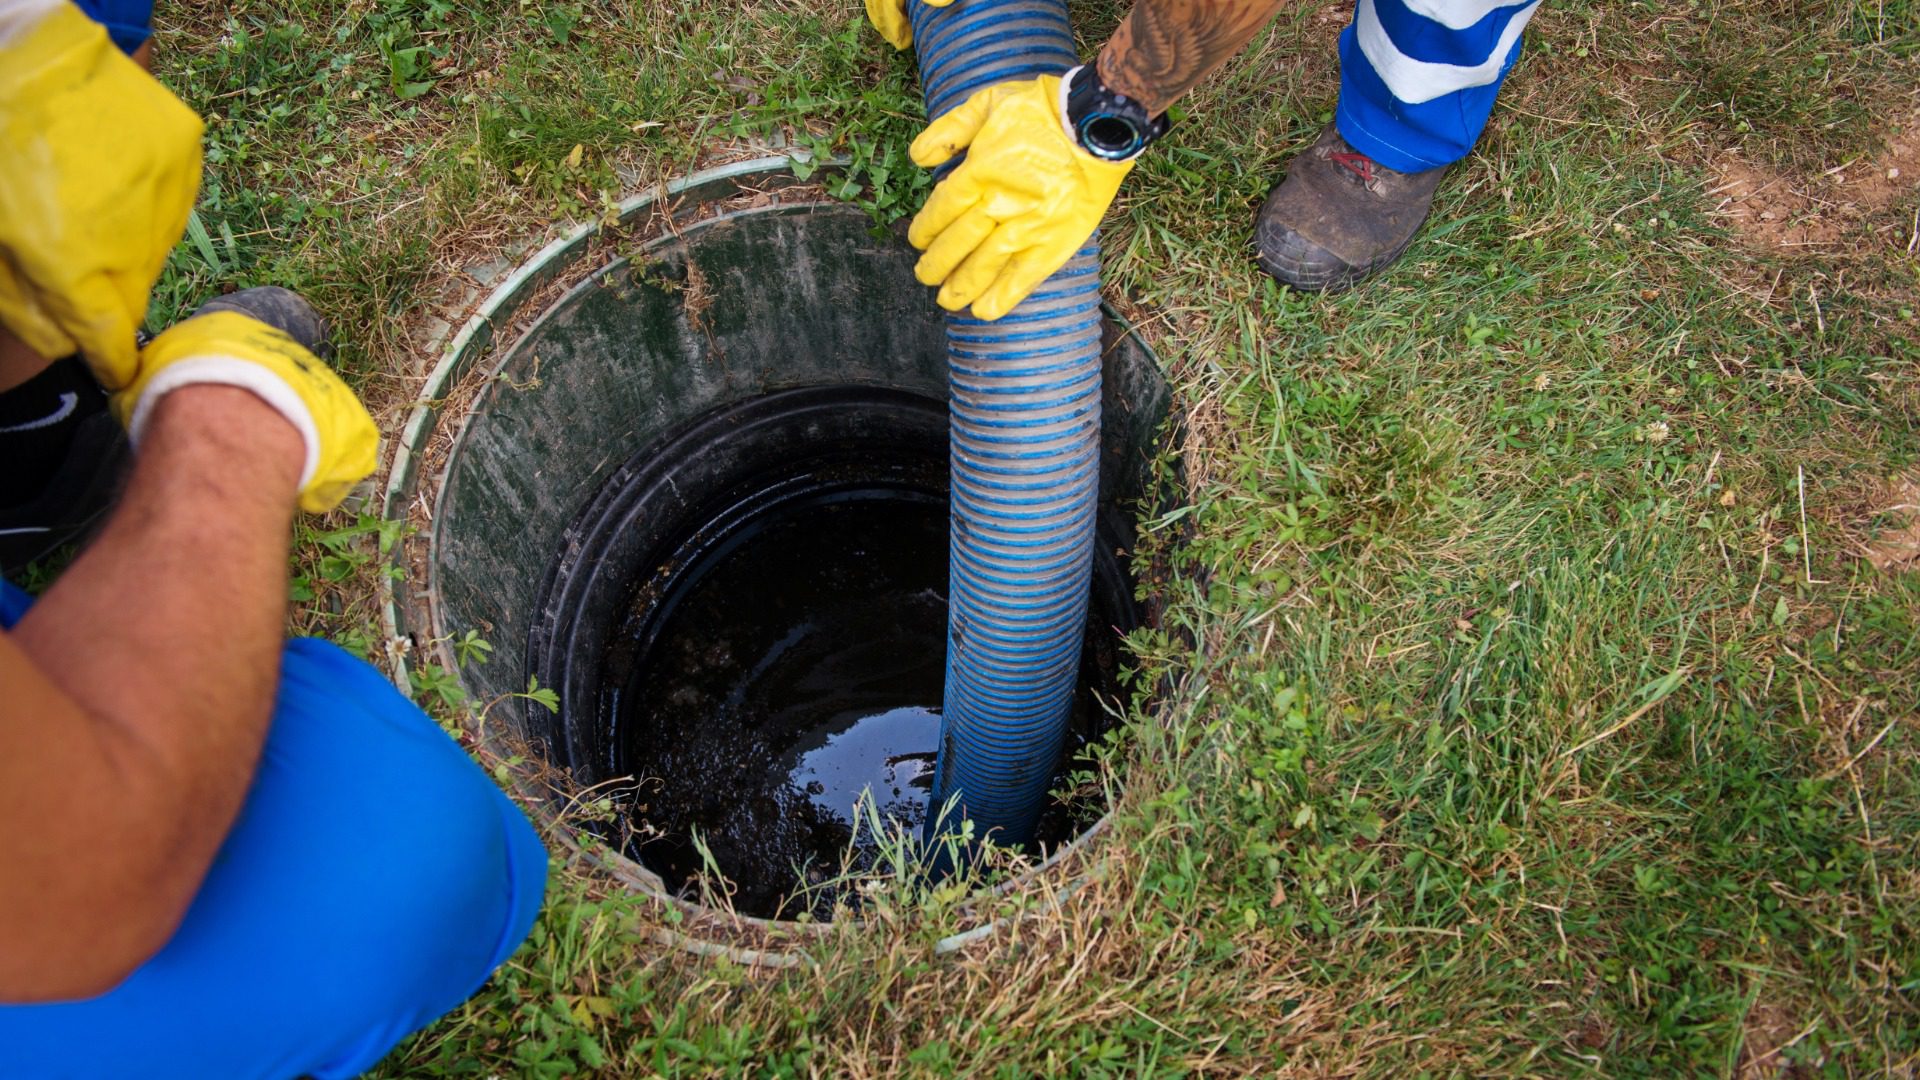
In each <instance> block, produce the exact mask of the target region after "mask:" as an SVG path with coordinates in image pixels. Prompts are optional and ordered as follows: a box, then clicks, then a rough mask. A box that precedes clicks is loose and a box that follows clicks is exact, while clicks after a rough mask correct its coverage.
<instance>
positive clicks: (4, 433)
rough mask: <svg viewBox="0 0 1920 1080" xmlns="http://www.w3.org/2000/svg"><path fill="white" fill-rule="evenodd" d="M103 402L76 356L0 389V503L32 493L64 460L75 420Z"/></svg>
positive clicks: (16, 500)
mask: <svg viewBox="0 0 1920 1080" xmlns="http://www.w3.org/2000/svg"><path fill="white" fill-rule="evenodd" d="M106 407H107V395H106V393H105V392H104V391H102V390H101V389H100V384H98V383H96V382H94V381H93V375H92V374H91V373H90V372H88V371H87V368H86V365H85V364H83V363H81V362H80V358H79V357H77V356H70V357H68V358H66V359H65V360H56V361H54V362H53V363H51V364H49V365H47V369H46V370H45V371H42V372H41V373H40V374H38V375H35V376H34V377H33V378H31V379H28V380H27V381H26V382H24V383H22V384H20V385H19V386H16V387H14V388H13V389H11V390H8V391H6V392H5V393H0V506H18V505H19V504H21V503H24V502H27V501H28V500H30V499H34V498H38V497H39V495H40V493H41V492H43V491H45V490H46V489H47V483H48V482H49V481H50V480H52V479H53V474H54V473H55V472H56V471H57V470H58V469H59V468H60V465H61V463H62V462H64V461H65V460H66V457H67V450H68V448H69V447H71V446H72V445H73V436H74V432H75V431H77V430H78V429H79V427H80V422H81V421H82V420H85V419H87V418H88V417H90V416H93V415H95V414H97V413H99V412H101V411H102V410H104V409H105V408H106Z"/></svg>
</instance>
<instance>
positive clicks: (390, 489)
mask: <svg viewBox="0 0 1920 1080" xmlns="http://www.w3.org/2000/svg"><path fill="white" fill-rule="evenodd" d="M807 160H808V159H807V157H806V156H805V155H804V154H799V155H796V156H786V155H781V156H772V157H756V158H753V159H750V160H742V161H736V162H733V163H729V164H724V165H720V166H717V167H714V168H710V169H707V170H704V171H701V172H697V173H694V174H692V175H689V176H686V177H684V178H682V179H679V180H675V181H673V182H670V183H667V184H663V185H659V186H657V187H656V188H654V189H652V190H650V191H647V192H644V193H641V194H638V195H634V196H631V197H629V198H627V199H625V200H623V201H622V202H621V203H620V204H619V207H618V213H617V216H616V215H609V216H608V218H607V219H603V220H602V221H596V222H589V223H586V224H582V225H578V226H575V227H573V228H571V229H570V230H569V231H567V232H566V233H564V234H563V235H561V236H560V237H559V238H557V239H555V240H554V241H552V242H551V243H548V244H547V245H545V246H544V247H541V248H540V249H539V250H537V251H534V252H533V253H532V254H530V255H527V256H526V257H524V258H523V259H522V260H521V261H519V262H518V264H517V265H515V266H513V267H512V268H510V269H507V270H505V271H504V276H503V277H499V278H498V284H495V285H493V286H492V288H491V290H490V291H486V292H485V293H484V294H481V293H480V292H479V291H478V290H475V291H474V292H473V293H472V294H470V295H469V296H467V297H465V298H463V299H462V300H460V301H456V303H458V304H459V305H460V306H459V310H457V311H455V312H452V313H450V317H446V318H444V326H443V327H442V328H441V330H440V331H439V333H438V334H437V335H435V336H434V338H433V345H432V347H433V348H434V349H435V350H437V351H438V353H439V359H438V361H437V363H436V364H435V366H434V367H433V370H432V371H431V373H430V374H429V375H428V377H427V380H426V383H425V385H424V386H423V387H422V389H421V391H420V393H419V396H418V398H417V401H418V402H419V403H418V404H417V405H416V406H415V407H414V408H413V410H412V411H411V413H410V414H409V415H408V417H407V419H406V422H405V424H404V426H403V427H402V429H401V433H400V437H399V438H398V439H397V440H396V446H395V450H394V454H393V457H392V461H391V464H390V466H389V468H388V471H387V475H386V482H385V487H384V490H383V491H382V494H381V498H380V502H381V515H382V517H383V518H384V519H385V520H387V521H393V522H401V523H406V524H414V525H427V526H430V525H431V523H432V522H433V521H434V520H435V519H436V518H437V517H438V516H439V513H440V505H439V504H440V496H441V489H442V487H443V482H444V480H445V478H446V471H447V468H448V466H449V463H450V462H451V461H452V460H453V458H454V457H455V455H456V454H457V452H458V446H459V443H460V441H461V439H462V436H463V434H464V433H465V430H466V428H467V424H468V420H469V418H470V415H471V406H472V405H473V404H474V403H475V400H476V398H477V397H478V396H479V391H480V390H481V389H482V388H484V386H485V385H486V384H487V383H488V382H490V381H491V380H493V379H494V378H496V377H498V376H499V374H500V369H501V368H502V367H503V366H504V364H505V363H506V362H507V361H508V360H510V359H512V357H513V353H514V350H513V348H512V346H513V345H514V343H515V342H516V341H518V340H519V338H520V337H521V336H522V335H524V334H525V333H527V332H528V331H529V330H531V329H532V328H533V327H534V326H535V325H536V324H537V323H538V322H539V320H540V318H541V316H542V315H543V314H544V313H545V312H546V310H547V308H548V306H549V305H550V303H551V302H552V301H553V300H555V299H557V298H558V297H559V296H562V295H565V293H566V290H568V289H570V288H571V287H573V286H574V285H576V284H578V283H579V282H581V281H583V280H587V279H590V278H591V277H593V276H594V273H595V272H596V271H597V270H598V269H599V268H600V267H601V266H602V265H603V264H604V262H605V259H603V258H601V256H612V255H614V254H615V253H616V251H630V250H633V249H634V248H633V245H635V244H636V243H647V242H652V241H655V240H658V239H659V238H660V237H661V236H663V235H664V234H666V233H669V232H671V233H674V234H676V235H677V234H678V232H679V231H680V228H681V227H682V225H683V224H685V223H689V222H692V221H698V220H703V218H702V217H701V216H699V215H700V214H702V213H705V212H707V211H711V213H710V214H708V215H707V216H717V215H718V214H721V213H724V212H726V211H727V210H728V209H729V208H730V207H732V208H738V207H741V206H749V205H750V206H759V207H764V206H766V205H767V204H768V200H772V201H773V202H774V203H788V202H791V203H793V204H803V203H812V204H829V203H832V202H833V200H831V199H829V198H827V197H826V196H825V194H824V193H823V192H821V191H820V189H819V188H817V187H815V186H813V185H811V184H808V183H807V182H806V181H804V180H802V179H801V178H800V177H798V176H796V175H795V169H794V166H795V163H796V161H799V162H806V161H807ZM826 167H827V168H829V169H831V168H832V167H833V166H832V164H831V163H828V164H827V166H826ZM812 171H813V170H811V169H808V170H806V172H807V173H808V174H811V173H812ZM689 208H690V209H691V211H692V213H687V214H685V216H683V212H684V211H687V210H688V209H689ZM636 233H637V234H639V235H635V234H636ZM1107 315H1108V317H1109V318H1112V319H1114V320H1115V322H1116V324H1118V326H1119V327H1120V329H1121V331H1122V333H1123V334H1125V335H1127V336H1128V337H1132V338H1134V340H1135V341H1136V342H1137V337H1135V336H1134V334H1133V331H1132V328H1131V327H1129V326H1127V325H1126V324H1125V323H1124V321H1122V320H1120V319H1119V317H1118V316H1117V315H1115V314H1114V313H1113V312H1112V311H1111V310H1109V311H1108V312H1107ZM496 346H498V347H497V348H496ZM1142 348H1143V349H1144V346H1143V345H1142ZM1149 355H1150V354H1149ZM432 544H433V533H432V530H431V528H430V527H429V528H422V529H418V530H415V531H414V533H413V535H411V536H407V537H403V538H402V539H401V540H400V541H399V542H398V543H397V544H396V545H395V546H394V549H393V552H392V556H391V559H392V564H393V565H394V566H395V567H396V568H397V569H398V570H399V573H397V574H383V575H380V586H379V588H380V610H381V621H382V633H383V640H384V641H385V642H386V659H387V661H388V664H389V668H390V671H391V675H392V678H393V680H394V682H395V684H396V685H398V686H399V688H400V689H401V691H402V692H403V693H407V692H409V691H410V671H411V670H412V668H413V665H414V664H415V663H418V662H419V660H418V659H417V658H416V655H415V654H416V652H418V653H423V654H425V655H426V656H428V657H430V658H431V660H432V661H433V662H437V663H438V664H440V666H442V667H443V668H444V669H445V670H447V671H450V672H455V673H458V672H459V671H460V670H461V668H460V666H459V665H458V664H457V663H456V662H455V658H454V656H453V650H452V647H451V639H452V633H451V628H450V627H448V626H447V625H446V624H445V622H444V621H443V618H442V612H441V610H440V603H439V597H438V587H437V582H436V579H435V576H434V559H433V558H432V555H431V549H432ZM501 726H502V725H495V726H493V727H491V728H490V727H489V726H488V725H485V724H482V725H481V727H480V730H479V732H478V734H477V736H476V737H475V738H473V739H472V740H471V744H470V746H471V748H478V749H484V750H485V752H486V755H487V757H489V758H491V759H493V761H494V763H496V764H498V763H503V762H506V761H508V760H510V759H512V758H514V757H515V756H516V755H519V756H521V757H522V758H523V759H525V758H527V755H525V754H524V753H523V752H524V750H525V747H524V745H522V744H520V743H518V742H517V740H514V738H513V737H512V736H510V735H507V734H504V733H502V732H501V731H500V730H499V727H501ZM552 771H553V770H552V769H551V768H541V767H540V766H539V765H538V764H533V765H528V766H522V767H515V768H510V769H508V770H507V772H508V775H509V779H510V783H511V785H512V787H513V789H514V791H515V793H516V794H517V795H518V796H519V797H520V800H521V802H522V804H523V805H524V806H526V807H527V808H528V809H529V810H530V812H531V813H533V814H534V815H535V816H536V817H537V818H538V819H539V820H540V821H541V823H542V824H543V825H544V826H545V829H544V831H545V832H546V833H547V835H549V836H550V837H552V838H555V839H557V840H558V841H559V842H560V843H561V845H562V846H564V847H565V848H566V849H567V851H568V854H569V856H570V857H571V858H574V859H578V860H580V861H582V862H583V863H584V864H585V865H588V866H591V867H593V868H594V869H595V870H597V871H599V872H602V873H604V874H606V875H607V876H608V877H610V878H611V879H613V880H614V881H615V882H618V883H619V884H620V885H621V886H623V887H625V888H626V889H628V890H629V891H632V892H635V893H638V894H639V895H641V896H643V897H646V898H647V899H649V900H651V901H652V902H654V903H656V904H658V905H661V907H662V909H663V910H664V911H665V913H666V919H665V923H666V925H663V926H662V927H661V928H659V929H658V930H657V931H656V932H655V934H654V936H655V938H656V940H657V941H658V942H659V943H661V944H664V945H669V946H672V947H675V948H680V949H684V950H687V951H690V952H693V953H697V954H701V955H708V956H725V957H728V958H729V959H731V960H733V961H735V962H738V963H742V964H749V965H755V966H763V967H796V966H800V965H803V964H806V963H808V962H809V961H808V959H807V956H806V952H805V950H806V948H807V946H809V945H810V944H812V943H815V942H817V941H819V940H821V939H822V938H823V937H824V936H825V935H826V934H828V933H830V932H831V931H832V930H833V928H834V926H835V924H833V923H830V922H801V921H786V920H772V919H763V918H757V917H754V916H749V915H743V914H738V913H735V912H731V911H727V910H723V909H717V908H711V907H706V906H703V905H700V904H696V903H693V902H690V901H688V900H685V899H682V898H680V897H678V896H676V895H673V894H672V893H671V892H670V891H669V890H668V889H667V888H666V886H665V883H664V882H663V881H662V880H661V878H660V877H659V876H658V875H656V874H655V873H653V872H652V871H651V870H649V869H648V868H647V867H645V866H643V865H641V864H640V863H639V862H637V861H635V860H634V859H632V858H630V857H628V856H627V855H625V854H623V853H622V852H620V851H618V850H615V849H614V848H613V847H611V846H610V845H608V844H606V843H604V842H602V841H600V840H599V839H598V838H597V837H590V838H587V839H583V838H582V837H581V836H578V835H576V833H575V830H574V828H573V827H572V826H571V825H570V824H569V823H568V822H567V821H566V820H565V806H566V805H567V804H568V801H569V800H570V799H572V798H573V797H575V796H577V795H578V794H579V793H578V792H568V791H566V790H564V789H563V788H562V787H561V786H560V785H557V784H555V783H554V782H553V780H552V779H551V776H550V774H551V773H552ZM556 802H558V803H560V804H561V805H560V806H558V807H556V805H555V804H556ZM1108 828H1109V817H1108V816H1102V817H1100V818H1099V819H1098V820H1097V821H1095V822H1094V823H1093V824H1092V825H1090V826H1089V827H1088V828H1086V829H1085V830H1084V831H1082V832H1081V833H1080V834H1079V835H1078V836H1077V837H1075V838H1074V839H1073V840H1071V841H1070V842H1068V843H1066V844H1063V845H1061V846H1060V847H1058V848H1057V849H1055V850H1054V851H1053V852H1052V853H1051V854H1050V857H1049V858H1047V859H1046V860H1045V861H1043V862H1041V863H1038V864H1036V865H1034V866H1033V867H1031V868H1029V869H1027V870H1026V871H1024V872H1022V873H1021V874H1019V875H1016V876H1015V877H1012V878H1009V879H1008V880H1006V881H1004V882H1002V883H1000V884H999V885H997V886H996V887H995V888H994V889H993V890H992V893H991V895H992V897H999V896H1005V895H1008V894H1013V893H1019V892H1025V891H1028V890H1030V889H1033V888H1035V887H1038V886H1041V885H1046V886H1047V887H1049V888H1050V889H1051V891H1052V893H1053V894H1054V895H1055V896H1059V897H1067V896H1071V895H1072V894H1073V893H1076V892H1078V891H1079V889H1080V888H1081V887H1082V886H1083V885H1084V884H1085V883H1086V881H1087V880H1088V875H1089V872H1090V870H1091V867H1092V865H1093V863H1094V861H1095V857H1094V854H1093V852H1094V848H1095V847H1096V846H1097V845H1098V843H1099V841H1100V838H1101V837H1102V836H1103V835H1104V834H1105V833H1106V831H1107V830H1108ZM985 906H986V905H985V904H979V905H976V906H975V907H976V908H979V907H985ZM1004 923H1005V920H1004V919H996V918H993V917H990V916H988V915H986V914H984V913H982V914H977V915H975V916H974V917H973V918H971V919H969V921H968V925H966V926H965V928H964V929H962V930H960V931H959V932H957V933H955V934H953V935H951V936H949V937H946V938H944V939H941V940H940V941H939V942H938V943H937V944H936V946H935V951H936V952H951V951H954V950H957V949H959V948H962V947H964V946H966V945H968V944H971V943H973V942H975V941H979V940H982V939H984V938H986V937H989V936H991V935H992V934H994V933H995V932H996V931H997V930H998V929H1000V928H1001V927H1002V926H1003V925H1004Z"/></svg>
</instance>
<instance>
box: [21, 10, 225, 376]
mask: <svg viewBox="0 0 1920 1080" xmlns="http://www.w3.org/2000/svg"><path fill="white" fill-rule="evenodd" d="M4 7H7V5H4V4H0V8H4ZM200 131H201V127H200V118H199V117H197V116H195V115H194V114H193V110H191V109H189V108H187V107H186V106H185V105H183V104H181V102H180V100H179V99H178V98H175V97H174V96H173V95H172V94H170V93H168V92H167V90H166V89H165V88H164V87H162V86H161V85H160V84H159V83H157V82H155V81H154V80H153V78H152V77H151V76H149V75H148V74H147V73H146V72H144V71H141V70H140V68H139V67H138V66H137V65H135V64H134V63H133V62H132V61H130V60H128V59H127V58H126V57H125V56H123V55H121V53H120V50H119V49H117V48H115V47H114V45H113V43H112V41H110V40H109V39H108V37H107V32H106V30H105V29H103V28H102V27H101V26H100V24H99V23H96V22H94V21H93V20H91V19H89V18H87V17H86V16H85V15H84V14H82V13H81V11H80V9H79V8H78V7H76V6H74V5H73V4H70V3H67V2H65V0H58V2H55V3H47V2H45V0H24V2H22V3H20V4H18V5H17V6H12V7H11V8H10V9H8V10H4V11H0V325H5V326H6V327H7V329H9V330H11V331H13V333H14V334H15V335H16V336H18V337H19V338H20V339H21V340H23V341H25V342H26V343H27V344H28V345H29V346H31V347H32V348H33V350H34V351H35V352H37V353H39V354H40V355H42V356H45V357H50V358H51V357H60V356H67V355H70V354H71V353H73V352H75V351H76V350H77V351H78V352H80V353H81V354H82V355H83V356H84V357H85V358H86V360H87V363H88V365H89V366H90V367H92V369H93V373H94V376H95V377H96V378H98V379H99V380H100V382H101V383H102V384H103V385H104V386H106V388H107V389H109V390H118V389H120V388H121V387H123V386H125V385H127V383H129V382H131V381H132V380H133V378H134V376H135V372H136V367H137V364H138V361H137V359H136V357H135V348H134V333H135V331H136V330H138V329H139V327H140V324H141V323H142V322H143V321H144V320H145V318H146V310H147V293H148V292H149V290H151V289H152V288H153V283H154V281H155V279H157V278H158V277H159V276H160V267H161V265H162V264H163V263H165V262H166V258H167V252H168V251H170V250H172V248H173V245H174V244H175V243H176V242H177V241H178V240H179V239H180V233H181V231H182V230H183V229H185V228H186V222H187V212H188V211H189V210H190V209H192V207H193V199H194V194H195V192H196V190H197V189H198V187H199V183H200Z"/></svg>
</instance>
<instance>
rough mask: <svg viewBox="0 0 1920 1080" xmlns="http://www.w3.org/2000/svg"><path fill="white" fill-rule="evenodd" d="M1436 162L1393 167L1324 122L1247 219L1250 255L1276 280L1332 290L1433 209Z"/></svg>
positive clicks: (1383, 260) (1381, 264)
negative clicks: (1408, 169)
mask: <svg viewBox="0 0 1920 1080" xmlns="http://www.w3.org/2000/svg"><path fill="white" fill-rule="evenodd" d="M1446 171H1447V168H1446V166H1444V165H1442V166H1441V167H1439V168H1437V169H1428V170H1426V171H1425V172H1416V173H1403V172H1395V171H1394V170H1392V169H1389V168H1387V167H1386V166H1385V165H1382V164H1380V163H1379V162H1377V161H1375V160H1373V159H1372V158H1370V157H1368V156H1366V155H1365V154H1362V153H1361V152H1360V151H1358V150H1355V149H1354V148H1353V147H1351V146H1349V145H1347V140H1345V139H1343V138H1341V137H1340V133H1339V132H1338V131H1336V130H1334V126H1333V125H1332V124H1328V125H1327V126H1326V129H1325V130H1323V131H1322V132H1320V137H1319V138H1318V139H1315V140H1314V143H1313V145H1312V146H1310V147H1308V148H1307V149H1306V151H1305V152H1304V153H1301V154H1300V155H1299V156H1297V157H1295V158H1294V159H1293V161H1292V162H1291V163H1289V164H1288V166H1287V176H1286V179H1284V180H1282V181H1280V183H1278V184H1276V185H1274V188H1273V190H1272V191H1271V192H1269V193H1268V194H1267V201H1266V204H1265V205H1263V206H1261V207H1260V215H1259V216H1258V217H1257V218H1255V219H1254V226H1253V246H1254V257H1255V258H1257V259H1258V260H1259V261H1260V268H1261V269H1262V270H1265V271H1266V272H1267V273H1269V274H1272V275H1273V276H1274V279H1275V280H1277V281H1279V282H1280V283H1281V284H1282V285H1291V286H1293V287H1294V288H1296V289H1301V290H1304V291H1307V292H1339V291H1340V290H1342V289H1347V288H1351V287H1353V286H1354V285H1355V284H1357V283H1359V282H1360V280H1361V279H1363V278H1366V277H1369V276H1371V275H1373V274H1376V273H1378V272H1380V271H1381V270H1384V269H1386V268H1387V267H1388V266H1391V265H1392V264H1393V262H1394V260H1396V259H1398V258H1399V257H1400V256H1401V254H1402V253H1403V252H1405V251H1406V250H1407V245H1408V244H1411V243H1413V235H1414V234H1415V233H1417V232H1419V231H1420V223H1421V222H1423V221H1425V220H1427V211H1428V210H1429V209H1431V208H1432V207H1433V192H1434V189H1435V188H1437V187H1439V186H1440V177H1442V176H1444V175H1445V174H1446Z"/></svg>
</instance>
